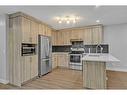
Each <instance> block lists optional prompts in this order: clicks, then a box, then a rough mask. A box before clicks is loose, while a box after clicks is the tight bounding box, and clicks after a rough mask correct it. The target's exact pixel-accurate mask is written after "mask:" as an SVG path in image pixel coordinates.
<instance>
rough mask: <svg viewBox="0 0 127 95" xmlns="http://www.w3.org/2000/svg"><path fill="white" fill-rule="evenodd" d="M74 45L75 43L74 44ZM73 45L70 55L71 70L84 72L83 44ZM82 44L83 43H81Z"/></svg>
mask: <svg viewBox="0 0 127 95" xmlns="http://www.w3.org/2000/svg"><path fill="white" fill-rule="evenodd" d="M73 43H74V42H73ZM76 43H77V44H72V47H71V52H70V53H69V55H70V62H69V68H70V69H75V70H82V60H81V58H82V56H83V53H84V47H83V44H79V43H78V42H76ZM80 43H81V42H80Z"/></svg>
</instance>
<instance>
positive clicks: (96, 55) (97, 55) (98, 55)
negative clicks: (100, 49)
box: [88, 54, 100, 57]
mask: <svg viewBox="0 0 127 95" xmlns="http://www.w3.org/2000/svg"><path fill="white" fill-rule="evenodd" d="M88 56H91V57H100V54H88Z"/></svg>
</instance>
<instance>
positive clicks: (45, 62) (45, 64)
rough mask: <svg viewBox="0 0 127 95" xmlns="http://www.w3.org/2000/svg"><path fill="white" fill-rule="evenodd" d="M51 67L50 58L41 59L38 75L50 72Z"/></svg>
mask: <svg viewBox="0 0 127 95" xmlns="http://www.w3.org/2000/svg"><path fill="white" fill-rule="evenodd" d="M51 69H52V64H51V59H42V60H41V66H40V70H39V71H40V72H39V75H44V74H47V73H48V72H50V71H51Z"/></svg>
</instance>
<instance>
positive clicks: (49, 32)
mask: <svg viewBox="0 0 127 95" xmlns="http://www.w3.org/2000/svg"><path fill="white" fill-rule="evenodd" d="M46 36H51V29H50V28H49V27H47V31H46Z"/></svg>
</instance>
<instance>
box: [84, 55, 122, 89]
mask: <svg viewBox="0 0 127 95" xmlns="http://www.w3.org/2000/svg"><path fill="white" fill-rule="evenodd" d="M82 62H83V87H84V88H90V89H106V87H107V85H106V84H107V83H106V79H107V78H106V63H107V62H108V63H109V62H113V63H114V62H116V64H117V63H118V62H120V61H119V60H118V59H117V58H115V57H113V56H112V55H111V54H99V53H90V54H84V56H83V58H82Z"/></svg>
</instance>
